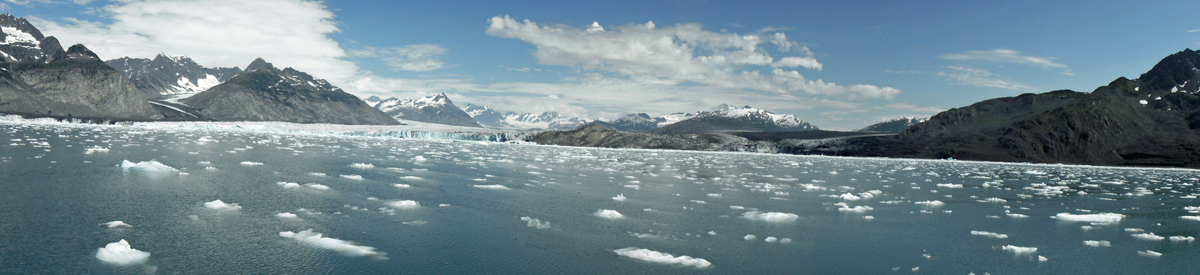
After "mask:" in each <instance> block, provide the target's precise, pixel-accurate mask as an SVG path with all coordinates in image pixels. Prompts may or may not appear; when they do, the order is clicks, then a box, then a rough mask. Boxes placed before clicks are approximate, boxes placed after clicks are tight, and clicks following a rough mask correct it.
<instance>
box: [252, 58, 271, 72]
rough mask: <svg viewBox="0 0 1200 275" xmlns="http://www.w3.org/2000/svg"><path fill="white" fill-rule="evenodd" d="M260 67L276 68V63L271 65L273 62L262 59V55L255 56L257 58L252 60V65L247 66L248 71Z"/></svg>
mask: <svg viewBox="0 0 1200 275" xmlns="http://www.w3.org/2000/svg"><path fill="white" fill-rule="evenodd" d="M258 69H268V70H274V69H275V66H274V65H271V63H267V61H266V60H263V59H262V57H259V58H255V59H254V62H250V65H249V66H246V71H247V72H250V71H255V70H258Z"/></svg>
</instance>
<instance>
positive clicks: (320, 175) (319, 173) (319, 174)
mask: <svg viewBox="0 0 1200 275" xmlns="http://www.w3.org/2000/svg"><path fill="white" fill-rule="evenodd" d="M308 175H309V176H314V177H324V176H325V173H321V172H308Z"/></svg>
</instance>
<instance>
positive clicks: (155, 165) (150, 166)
mask: <svg viewBox="0 0 1200 275" xmlns="http://www.w3.org/2000/svg"><path fill="white" fill-rule="evenodd" d="M121 168H124V169H125V170H129V171H137V172H143V173H148V174H171V173H179V170H178V169H175V168H173V167H171V166H167V165H165V164H162V163H161V162H158V161H154V160H149V161H143V162H138V163H133V162H131V161H128V160H122V161H121Z"/></svg>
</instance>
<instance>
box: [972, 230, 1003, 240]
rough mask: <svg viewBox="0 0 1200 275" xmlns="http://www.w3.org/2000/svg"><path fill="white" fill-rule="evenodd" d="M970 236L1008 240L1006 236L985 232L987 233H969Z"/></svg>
mask: <svg viewBox="0 0 1200 275" xmlns="http://www.w3.org/2000/svg"><path fill="white" fill-rule="evenodd" d="M971 235H975V236H984V237H988V238H992V239H1007V238H1008V234H1000V233H995V232H987V231H971Z"/></svg>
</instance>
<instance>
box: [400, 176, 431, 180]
mask: <svg viewBox="0 0 1200 275" xmlns="http://www.w3.org/2000/svg"><path fill="white" fill-rule="evenodd" d="M400 178H401V179H406V180H421V179H425V178H422V177H418V176H403V177H400Z"/></svg>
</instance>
